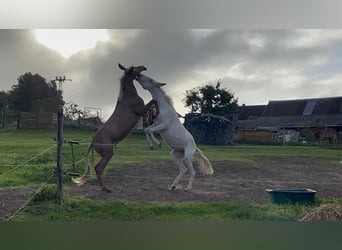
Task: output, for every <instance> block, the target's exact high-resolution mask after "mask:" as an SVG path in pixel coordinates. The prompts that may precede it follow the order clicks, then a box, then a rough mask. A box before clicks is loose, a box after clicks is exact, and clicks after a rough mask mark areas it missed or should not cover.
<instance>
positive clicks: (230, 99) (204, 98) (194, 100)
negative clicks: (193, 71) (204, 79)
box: [182, 81, 238, 117]
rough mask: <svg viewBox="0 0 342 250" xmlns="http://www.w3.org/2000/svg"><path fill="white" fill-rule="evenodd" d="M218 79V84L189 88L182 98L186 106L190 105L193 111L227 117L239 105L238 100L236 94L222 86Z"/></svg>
mask: <svg viewBox="0 0 342 250" xmlns="http://www.w3.org/2000/svg"><path fill="white" fill-rule="evenodd" d="M220 85H221V84H220V82H219V81H218V82H217V84H216V86H215V87H214V86H212V85H210V84H206V85H205V86H203V87H196V88H193V89H191V90H187V91H186V93H185V98H184V99H183V100H182V101H183V102H184V104H185V107H190V109H191V113H200V114H213V115H219V116H224V117H227V116H228V115H229V114H231V113H233V112H235V111H236V110H237V107H238V100H237V98H235V97H234V94H233V93H232V92H231V91H229V90H227V89H226V88H221V87H220Z"/></svg>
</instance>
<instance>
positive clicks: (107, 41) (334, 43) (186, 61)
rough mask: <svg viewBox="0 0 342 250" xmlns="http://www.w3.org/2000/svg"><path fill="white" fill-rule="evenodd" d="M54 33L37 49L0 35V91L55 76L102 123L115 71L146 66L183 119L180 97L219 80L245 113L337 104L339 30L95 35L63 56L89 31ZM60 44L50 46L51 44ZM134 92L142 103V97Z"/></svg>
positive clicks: (33, 40)
mask: <svg viewBox="0 0 342 250" xmlns="http://www.w3.org/2000/svg"><path fill="white" fill-rule="evenodd" d="M69 31H70V30H69ZM57 32H62V31H61V30H52V33H51V31H50V33H48V37H50V41H43V42H44V43H45V44H43V42H42V41H39V40H38V38H37V35H36V32H35V31H34V30H31V29H24V30H0V54H1V57H0V73H1V74H0V90H5V91H7V90H9V89H10V88H11V86H12V85H13V84H17V78H18V76H20V75H22V74H24V73H25V72H32V73H38V74H40V75H42V76H43V77H45V78H46V79H53V78H55V76H56V75H59V74H62V75H65V76H66V77H68V78H71V79H72V82H67V83H65V84H64V99H65V100H66V101H73V102H75V103H77V104H79V105H80V107H82V108H83V107H84V106H88V107H98V108H102V109H103V114H104V118H106V117H108V115H109V114H110V113H111V112H112V111H113V109H114V106H115V104H116V100H117V96H118V92H119V78H120V76H121V75H122V71H121V70H120V69H118V67H117V64H118V63H121V64H123V65H126V66H129V65H132V64H134V65H145V66H146V68H147V71H146V72H145V73H146V74H147V75H149V76H151V77H153V78H155V79H156V80H159V81H163V82H167V86H165V87H164V88H165V91H166V92H167V93H168V94H169V95H170V96H171V97H172V98H173V101H174V104H175V107H176V109H177V111H178V112H179V113H181V114H185V113H186V112H188V109H186V108H185V107H184V104H183V103H182V99H183V98H184V93H185V91H186V90H188V89H191V88H193V87H196V86H202V85H204V84H207V83H212V84H215V83H216V82H217V81H218V80H220V81H221V86H222V87H226V88H227V89H229V90H231V91H232V92H233V93H234V94H235V97H237V98H238V100H239V104H246V105H255V104H267V102H268V101H269V100H279V99H281V100H285V99H296V98H316V97H329V96H342V88H341V82H342V30H339V29H332V30H329V29H323V30H318V29H299V30H296V29H279V30H274V29H271V30H270V29H205V30H204V29H166V30H164V29H112V30H99V32H100V35H99V38H98V39H100V41H97V42H96V41H95V42H94V43H93V45H91V44H90V45H89V46H90V47H91V46H93V47H92V48H89V49H84V50H81V51H77V50H75V51H73V50H71V52H69V53H74V54H71V55H69V56H66V55H63V54H62V53H63V51H62V48H67V47H68V46H69V45H72V43H74V42H75V39H77V38H80V37H81V35H82V36H84V37H82V39H81V40H82V41H83V42H85V41H88V40H89V42H91V39H94V38H95V37H96V36H95V35H94V34H93V33H92V32H94V30H89V31H85V30H83V33H86V34H81V35H79V34H77V33H76V31H73V32H72V33H75V34H77V35H76V38H75V36H72V35H71V34H70V33H69V34H68V33H66V34H65V33H61V34H60V33H58V36H57V37H56V38H54V37H53V33H57ZM87 33H88V34H89V36H88V35H87ZM58 37H59V38H58ZM61 37H62V38H63V39H61V40H60V41H59V42H58V43H57V45H51V44H50V43H51V42H53V41H55V40H57V39H60V38H61ZM40 39H42V38H40ZM51 40H52V41H51ZM48 42H49V43H48ZM80 43H81V42H80V41H78V42H77V41H76V45H77V44H80ZM53 46H55V48H49V47H53ZM79 47H81V45H79V46H76V49H79ZM135 85H136V87H137V89H138V92H139V94H140V95H141V96H142V97H143V98H144V100H145V101H146V102H147V101H149V99H150V98H151V97H150V95H149V93H148V92H147V91H146V90H144V89H142V88H141V87H140V86H139V85H138V83H136V84H135Z"/></svg>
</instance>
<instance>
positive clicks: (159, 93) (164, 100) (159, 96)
mask: <svg viewBox="0 0 342 250" xmlns="http://www.w3.org/2000/svg"><path fill="white" fill-rule="evenodd" d="M151 95H152V97H153V99H155V100H157V102H158V105H159V106H165V105H168V106H170V107H171V108H172V109H173V110H174V107H173V104H172V101H171V99H170V97H169V96H167V95H166V93H165V92H164V91H163V90H162V89H161V88H154V89H153V90H152V91H151Z"/></svg>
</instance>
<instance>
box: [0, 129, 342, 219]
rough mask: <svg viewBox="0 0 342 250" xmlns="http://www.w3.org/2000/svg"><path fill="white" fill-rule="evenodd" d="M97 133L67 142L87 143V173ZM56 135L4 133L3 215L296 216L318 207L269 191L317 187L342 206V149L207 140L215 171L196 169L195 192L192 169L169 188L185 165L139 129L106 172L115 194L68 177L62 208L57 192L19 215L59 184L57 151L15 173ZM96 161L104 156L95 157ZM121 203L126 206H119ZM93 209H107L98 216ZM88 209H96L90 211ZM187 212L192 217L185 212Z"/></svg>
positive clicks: (67, 165)
mask: <svg viewBox="0 0 342 250" xmlns="http://www.w3.org/2000/svg"><path fill="white" fill-rule="evenodd" d="M93 134H94V131H93V130H68V129H65V131H64V138H65V140H66V141H67V140H77V141H80V142H81V144H80V145H79V146H77V147H75V156H76V159H75V160H76V162H77V166H76V168H77V171H78V172H80V173H82V172H83V171H84V167H85V166H84V161H83V160H82V158H83V157H84V152H85V149H86V148H87V147H88V146H89V144H88V143H89V141H90V138H91V136H92V135H93ZM54 136H55V130H53V129H51V130H20V131H17V130H15V129H5V130H0V150H1V152H2V153H1V156H2V157H1V159H0V219H8V218H10V216H13V214H14V213H17V214H16V216H15V217H14V218H13V219H14V220H16V219H18V220H70V219H71V220H72V219H74V220H91V219H101V220H163V219H164V220H169V219H170V220H203V219H206V220H211V219H213V220H239V219H242V220H246V219H247V220H274V219H280V220H294V219H300V218H302V217H303V216H304V214H305V213H306V212H308V211H309V210H312V209H313V208H314V206H313V207H312V206H305V207H303V208H300V207H298V206H287V205H285V206H278V205H272V204H270V200H269V197H268V193H266V192H265V189H266V188H272V189H274V188H311V189H314V190H316V191H317V194H316V197H317V198H318V200H319V203H322V202H323V203H341V198H342V189H341V183H342V164H341V163H340V161H341V160H342V150H341V148H338V147H330V146H285V147H284V146H267V145H233V146H219V147H215V146H206V145H200V147H201V149H202V151H203V152H204V153H205V154H206V156H207V157H208V158H209V159H210V160H211V161H212V163H213V167H214V170H215V172H214V175H213V176H211V177H203V176H201V175H200V174H199V171H198V170H197V175H196V177H195V181H194V183H193V189H192V190H190V191H185V190H183V188H184V187H186V185H187V181H188V180H187V178H188V177H189V176H188V175H187V174H186V175H185V177H184V178H183V180H182V181H181V182H180V183H179V186H178V189H177V190H175V191H170V190H168V186H169V185H170V184H171V183H172V181H173V179H174V177H175V176H176V175H177V173H178V169H177V167H176V166H174V165H173V163H172V161H171V160H170V155H169V149H168V147H167V146H166V145H165V144H163V145H162V148H161V149H156V150H154V151H152V150H150V149H149V147H148V145H147V143H146V141H145V137H144V135H142V134H132V135H130V136H129V137H128V138H127V139H126V140H125V141H123V142H122V143H121V144H119V146H118V147H117V150H116V154H115V155H114V157H113V158H112V160H111V161H110V162H109V164H108V169H106V171H105V173H104V180H105V181H106V183H107V185H108V187H109V188H111V189H112V190H113V192H112V193H105V192H101V190H100V189H99V187H98V185H97V182H96V177H95V175H92V176H91V180H90V181H89V183H87V184H85V185H83V186H81V187H78V186H76V185H74V184H73V183H72V182H71V180H70V177H69V176H68V175H65V176H64V178H63V181H64V187H65V189H64V192H65V194H66V195H65V197H66V201H65V204H64V205H63V206H59V205H57V204H55V203H54V202H53V201H51V197H50V199H47V200H46V201H44V196H40V198H41V197H43V198H41V200H39V199H36V201H34V202H33V201H32V202H29V203H28V204H27V206H25V207H23V209H22V210H21V211H19V212H18V208H20V207H22V206H24V205H26V202H27V201H28V200H29V199H30V197H32V194H33V193H34V192H35V191H37V190H39V189H40V188H41V187H42V186H43V185H50V186H51V185H52V184H54V183H55V179H54V177H53V178H51V179H49V177H51V175H52V174H53V170H54V167H55V151H54V150H55V149H54V148H53V149H51V151H48V152H46V154H42V155H40V156H39V157H36V158H35V159H34V161H33V162H31V163H27V164H26V165H24V164H23V166H19V167H17V168H16V169H14V170H13V171H11V172H8V170H10V169H11V168H14V167H13V166H17V165H20V164H22V163H23V162H25V161H27V160H30V159H31V158H32V157H33V156H36V155H37V154H40V153H41V152H43V151H44V150H47V149H48V148H49V147H51V146H52V145H53V144H54V143H55V142H54V141H53V137H54ZM162 143H163V142H162ZM63 148H64V151H63V159H64V163H63V168H64V171H65V172H66V173H68V172H70V171H71V169H72V159H71V150H70V146H69V145H68V144H64V147H63ZM94 158H95V159H94V161H96V160H98V159H99V158H98V156H97V155H96V154H95V155H94ZM195 169H197V168H196V166H195ZM6 172H8V173H7V174H4V173H6ZM93 174H94V172H93ZM46 197H48V195H47V196H46ZM33 200H34V199H33ZM37 200H38V201H39V202H37ZM14 201H15V203H13V202H14ZM80 204H82V205H80ZM105 204H107V205H105ZM241 204H242V205H241ZM240 205H241V206H240ZM317 205H319V204H317ZM122 206H123V207H124V208H125V209H126V210H125V209H124V210H123V211H122V209H119V207H122ZM232 206H233V207H235V208H234V209H235V210H234V209H233V210H234V212H233V211H231V210H230V209H232ZM93 207H96V208H98V209H97V210H101V209H103V210H105V211H102V212H101V213H96V212H95V211H94V210H93V209H92V208H93ZM189 207H191V209H190V208H189ZM236 207H237V208H236ZM76 208H77V209H76ZM100 208H101V209H100ZM116 208H117V209H118V210H116ZM83 209H84V211H83ZM119 210H120V211H121V212H117V213H115V214H113V213H114V212H113V211H119ZM190 210H191V211H190ZM236 210H237V211H236ZM246 210H248V211H246ZM288 210H291V211H292V212H289V211H288ZM89 211H93V212H92V213H91V215H90V214H89V213H90V212H89ZM125 211H126V214H122V213H125ZM132 211H134V212H132ZM151 211H152V212H151ZM156 211H157V212H156ZM175 211H178V212H175ZM187 211H188V212H189V214H186V215H184V216H183V214H184V213H187ZM206 211H208V213H206ZM132 213H133V214H132ZM155 213H157V214H155ZM174 213H175V214H174ZM264 213H266V215H265V214H264ZM171 214H172V215H171Z"/></svg>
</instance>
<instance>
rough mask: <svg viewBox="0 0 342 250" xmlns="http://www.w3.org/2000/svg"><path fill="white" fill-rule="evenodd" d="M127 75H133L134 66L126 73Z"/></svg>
mask: <svg viewBox="0 0 342 250" xmlns="http://www.w3.org/2000/svg"><path fill="white" fill-rule="evenodd" d="M126 74H129V75H131V74H133V66H132V67H130V68H129V69H128V70H127V71H126Z"/></svg>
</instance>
